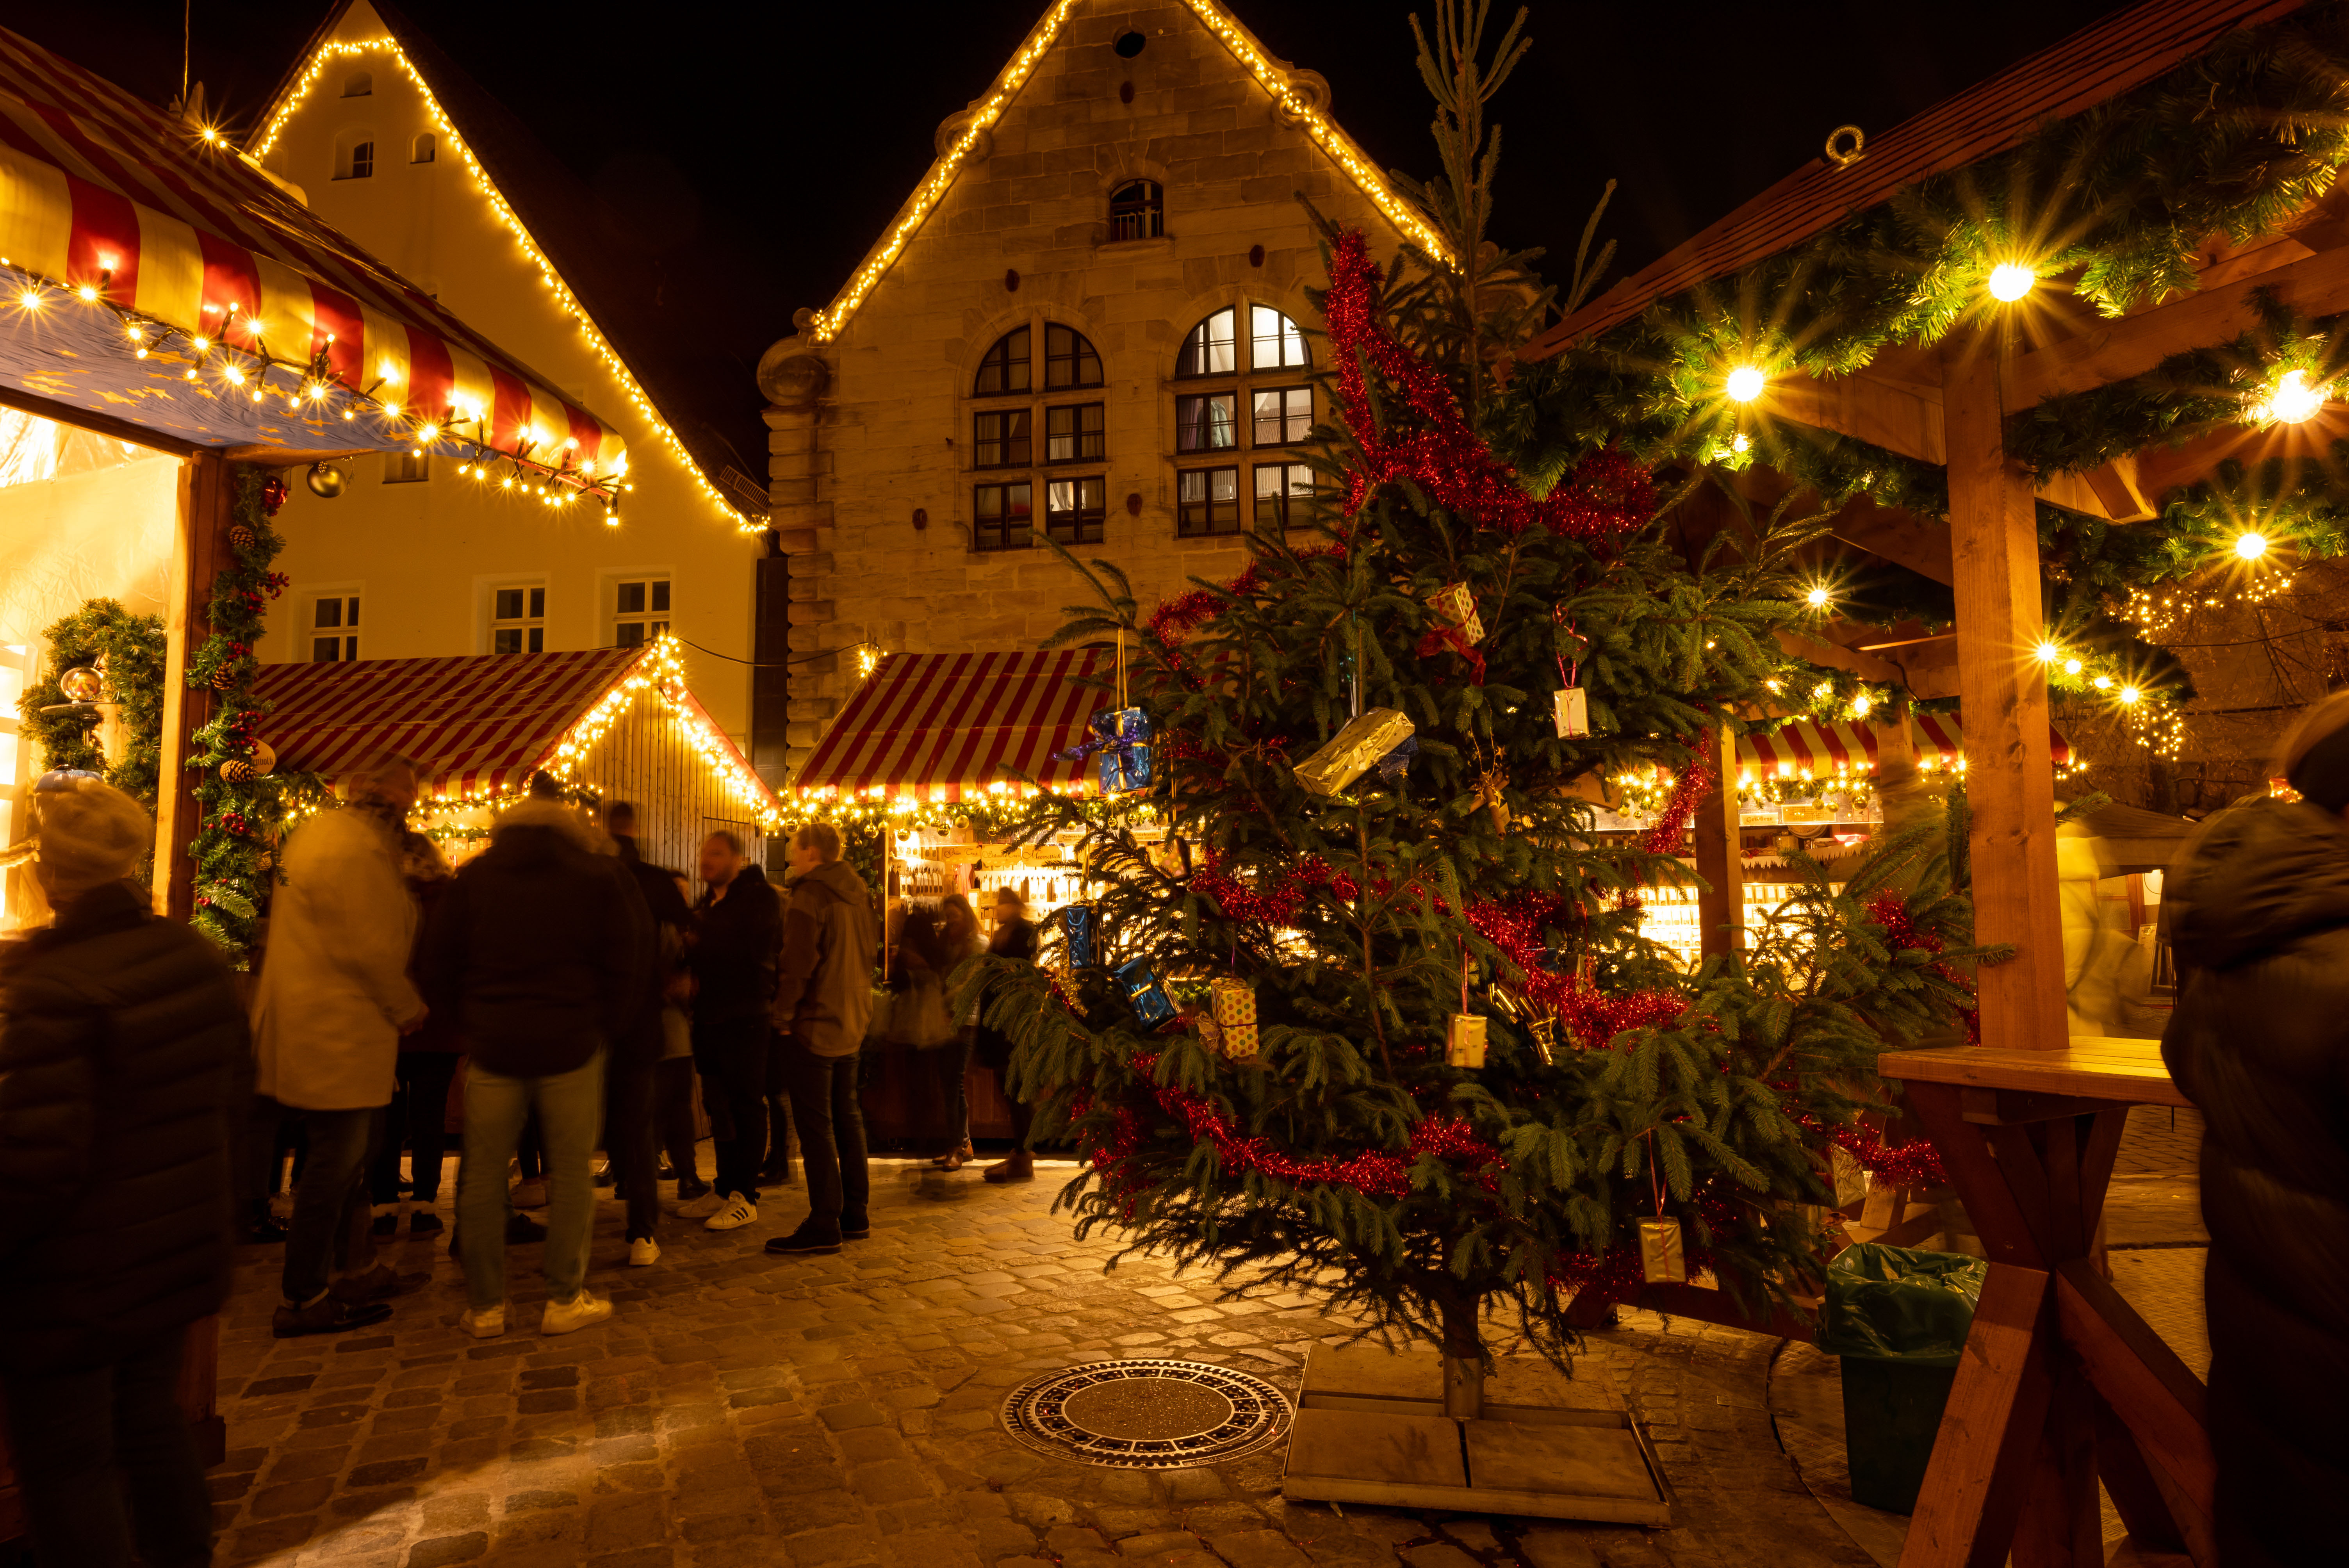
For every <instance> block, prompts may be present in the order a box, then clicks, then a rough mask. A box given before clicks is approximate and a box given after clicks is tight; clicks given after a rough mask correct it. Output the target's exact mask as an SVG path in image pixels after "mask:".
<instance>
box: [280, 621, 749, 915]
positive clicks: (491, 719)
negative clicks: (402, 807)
mask: <svg viewBox="0 0 2349 1568" xmlns="http://www.w3.org/2000/svg"><path fill="white" fill-rule="evenodd" d="M254 691H255V692H256V693H257V694H258V695H260V696H263V697H264V698H265V699H267V700H268V701H269V702H270V703H271V704H272V705H273V706H272V711H271V713H270V715H269V718H268V721H267V724H266V727H264V731H263V734H262V738H263V739H264V741H266V742H267V743H268V744H269V746H270V747H271V748H273V749H274V751H275V753H276V757H277V766H278V767H279V768H280V769H293V770H295V771H303V772H316V773H321V774H325V775H327V776H329V777H332V776H333V775H335V774H336V773H339V772H341V771H343V770H344V769H347V768H350V767H352V766H354V765H356V764H357V763H359V762H361V761H363V760H365V758H367V755H368V754H369V753H370V752H373V751H377V750H386V751H391V752H396V753H398V755H400V756H402V757H406V758H410V759H411V760H413V761H414V762H415V763H416V764H417V768H418V773H419V781H420V784H421V789H420V798H419V800H418V802H417V816H416V820H417V822H418V824H419V826H420V827H422V828H423V829H424V830H426V831H428V832H430V833H432V834H433V835H434V836H435V837H437V838H440V840H442V841H443V847H444V848H445V849H447V850H448V851H450V858H451V859H452V860H458V861H462V860H463V859H464V858H465V857H466V856H467V854H468V853H470V852H471V851H472V850H474V849H475V848H477V847H478V846H480V845H481V843H483V842H485V841H486V840H487V837H488V834H489V830H490V824H491V822H492V820H493V819H494V817H495V815H496V813H497V811H498V810H499V809H500V808H501V807H502V806H504V805H508V804H511V803H512V802H513V801H514V800H517V799H521V798H522V797H523V794H524V793H525V792H526V791H527V790H528V788H529V785H530V778H531V775H532V774H533V773H534V772H537V771H540V770H542V769H543V770H544V771H546V772H548V773H550V774H552V775H554V777H555V778H556V779H560V780H561V781H563V782H564V784H566V785H568V786H570V787H572V788H573V789H576V790H578V791H581V792H583V793H585V794H590V795H592V796H593V797H594V798H595V799H596V800H598V801H600V802H604V803H609V802H612V801H616V800H626V801H628V802H630V803H632V804H633V805H635V807H636V824H637V843H638V847H639V849H641V850H642V851H643V853H644V857H645V859H647V861H652V862H653V863H654V864H656V865H661V866H666V867H667V868H669V869H670V870H672V871H678V872H683V873H684V874H685V876H686V877H687V879H688V881H690V880H691V879H692V878H693V876H694V874H695V873H694V865H695V861H696V857H697V855H698V852H699V850H700V847H701V842H702V841H703V840H704V839H706V838H708V837H709V834H710V833H711V832H713V831H715V830H719V829H720V828H725V829H730V830H733V831H734V832H736V833H737V834H739V835H740V836H741V838H742V839H743V841H744V848H745V849H746V850H748V851H750V854H751V855H752V856H753V857H754V858H763V855H764V851H765V841H766V835H768V834H769V833H771V832H772V831H773V830H775V828H776V827H777V826H778V824H779V823H780V821H781V810H780V808H779V804H778V802H777V801H776V799H775V797H774V794H773V792H772V791H771V790H770V789H768V788H767V786H766V785H765V784H764V783H763V782H762V781H761V779H760V778H759V776H758V774H757V773H755V772H754V771H752V770H751V768H750V763H749V762H748V761H747V760H746V759H745V758H743V756H742V754H741V752H740V750H739V749H737V748H736V747H735V745H734V742H733V741H732V740H731V739H730V738H729V737H728V736H727V734H726V732H725V731H723V730H721V729H719V727H717V725H716V724H714V723H712V722H711V720H710V718H709V715H708V714H707V713H705V712H703V711H702V707H701V705H700V704H699V703H698V702H696V701H695V700H694V697H693V694H692V693H691V692H690V691H688V690H687V689H686V686H685V678H684V671H683V665H681V663H680V662H679V660H678V653H677V644H676V642H675V640H674V639H673V638H671V637H669V636H667V635H666V634H664V635H662V636H660V637H657V638H656V639H655V640H654V641H652V642H650V643H647V644H645V645H642V646H640V647H634V648H588V649H585V650H582V651H579V652H574V653H556V654H475V655H464V656H459V657H453V658H437V659H359V660H356V661H349V662H341V663H335V664H289V665H269V666H267V667H266V668H264V670H263V671H262V672H261V674H260V675H259V676H257V677H256V678H255V680H254Z"/></svg>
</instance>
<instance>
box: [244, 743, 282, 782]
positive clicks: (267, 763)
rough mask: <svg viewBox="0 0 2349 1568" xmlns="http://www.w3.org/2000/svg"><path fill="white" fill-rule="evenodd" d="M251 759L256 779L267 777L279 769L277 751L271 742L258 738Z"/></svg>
mask: <svg viewBox="0 0 2349 1568" xmlns="http://www.w3.org/2000/svg"><path fill="white" fill-rule="evenodd" d="M249 760H250V761H251V762H252V764H253V774H254V778H256V779H264V778H267V777H268V776H269V775H270V774H272V773H274V772H276V771H277V753H276V752H275V751H274V750H272V749H271V748H270V745H269V742H267V741H265V740H256V741H254V743H253V752H252V755H251V757H250V758H249Z"/></svg>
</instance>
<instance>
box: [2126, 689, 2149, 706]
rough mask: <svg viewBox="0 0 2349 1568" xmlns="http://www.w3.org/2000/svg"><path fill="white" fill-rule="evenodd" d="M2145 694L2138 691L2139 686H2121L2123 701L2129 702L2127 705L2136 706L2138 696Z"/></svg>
mask: <svg viewBox="0 0 2349 1568" xmlns="http://www.w3.org/2000/svg"><path fill="white" fill-rule="evenodd" d="M2144 695H2145V694H2144V693H2142V692H2140V691H2138V690H2137V687H2135V686H2123V687H2121V692H2120V696H2121V701H2122V702H2123V703H2125V704H2127V705H2129V706H2131V707H2134V706H2136V703H2137V698H2138V697H2140V696H2144Z"/></svg>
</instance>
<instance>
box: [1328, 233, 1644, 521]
mask: <svg viewBox="0 0 2349 1568" xmlns="http://www.w3.org/2000/svg"><path fill="white" fill-rule="evenodd" d="M1322 315H1323V317H1324V318H1325V320H1326V321H1327V323H1328V325H1329V329H1330V346H1331V347H1332V348H1333V349H1334V350H1335V353H1334V354H1333V355H1332V356H1331V358H1332V360H1333V361H1334V363H1335V365H1336V366H1337V371H1338V393H1339V398H1340V402H1341V403H1342V404H1343V406H1344V417H1345V420H1346V426H1347V428H1349V429H1350V430H1351V431H1352V432H1353V436H1354V442H1355V444H1356V446H1358V447H1359V448H1360V449H1361V457H1362V460H1361V466H1360V467H1358V468H1355V469H1351V470H1350V471H1349V472H1348V474H1347V475H1346V501H1345V511H1346V515H1347V516H1348V517H1351V516H1353V515H1354V514H1355V513H1356V512H1359V511H1361V509H1362V506H1363V504H1364V503H1365V502H1366V501H1368V500H1369V499H1370V496H1371V491H1372V490H1375V489H1376V488H1377V487H1379V486H1380V485H1382V484H1387V483H1391V482H1393V481H1397V480H1409V481H1411V482H1412V483H1413V484H1416V485H1417V486H1418V487H1419V489H1420V490H1421V491H1422V492H1423V494H1425V495H1426V497H1427V498H1428V500H1431V501H1433V502H1434V503H1435V504H1436V505H1437V506H1440V507H1442V508H1444V510H1445V511H1450V512H1452V513H1454V514H1455V515H1457V516H1461V517H1466V518H1471V519H1474V520H1475V523H1476V525H1477V526H1478V527H1480V528H1492V529H1497V530H1499V531H1501V532H1503V533H1506V534H1508V535H1511V536H1512V537H1514V536H1516V535H1517V534H1520V533H1523V532H1524V531H1526V529H1528V528H1546V529H1547V530H1548V531H1550V532H1552V533H1555V534H1557V535H1558V536H1560V537H1561V538H1567V539H1581V540H1601V539H1608V538H1611V537H1613V536H1615V535H1617V534H1619V533H1623V532H1625V531H1629V530H1630V529H1634V528H1637V527H1639V526H1640V524H1641V523H1643V522H1645V521H1647V520H1648V518H1649V516H1650V515H1651V513H1652V512H1654V511H1655V510H1656V492H1655V487H1654V485H1653V484H1652V483H1651V480H1650V478H1649V474H1648V470H1647V469H1646V468H1645V467H1644V466H1642V465H1640V464H1639V463H1637V462H1634V461H1633V460H1632V459H1630V458H1627V457H1625V456H1624V455H1623V454H1621V453H1620V452H1618V451H1616V450H1615V449H1612V448H1609V449H1607V450H1605V451H1601V452H1598V453H1594V454H1593V455H1592V456H1591V457H1589V458H1588V459H1584V461H1583V462H1582V463H1581V464H1580V465H1578V467H1577V468H1576V469H1575V471H1574V474H1573V477H1572V479H1571V480H1567V481H1562V482H1561V483H1559V484H1558V486H1557V488H1556V489H1554V490H1551V491H1550V493H1549V494H1548V495H1547V496H1546V497H1544V498H1543V499H1542V500H1535V499H1534V498H1533V497H1531V496H1529V495H1527V494H1526V492H1525V490H1524V488H1523V487H1522V486H1520V485H1519V484H1518V483H1517V476H1516V469H1512V468H1510V467H1509V466H1508V465H1506V464H1505V463H1502V462H1499V461H1497V460H1495V458H1494V457H1493V454H1492V450H1491V449H1490V448H1488V447H1487V446H1486V445H1485V442H1484V441H1483V440H1482V439H1480V438H1478V436H1477V434H1476V432H1475V429H1473V428H1471V427H1470V426H1469V424H1468V421H1467V420H1466V418H1464V417H1463V416H1462V414H1461V412H1460V405H1459V403H1458V402H1457V401H1456V400H1455V399H1454V397H1453V396H1452V389H1451V388H1450V387H1447V386H1446V385H1445V384H1444V377H1442V376H1441V375H1439V374H1438V373H1437V372H1436V370H1435V369H1434V367H1433V366H1430V365H1428V364H1427V363H1426V362H1425V361H1424V360H1422V359H1421V358H1419V357H1418V356H1416V355H1413V353H1412V352H1411V351H1410V350H1409V349H1407V348H1405V347H1403V346H1402V344H1400V343H1397V342H1396V341H1395V340H1394V338H1393V337H1392V335H1390V334H1389V333H1388V331H1387V329H1386V325H1385V324H1384V323H1383V322H1382V321H1381V318H1380V314H1379V268H1378V263H1375V262H1373V261H1372V260H1371V252H1370V245H1369V243H1368V242H1366V241H1365V240H1364V239H1363V237H1362V234H1361V231H1360V230H1352V229H1350V230H1348V231H1347V232H1345V233H1343V234H1341V235H1340V236H1339V238H1338V243H1337V245H1336V247H1335V248H1334V249H1333V250H1332V252H1331V253H1330V294H1329V297H1328V298H1327V299H1326V300H1325V301H1324V302H1323V304H1322ZM1366 361H1367V362H1368V365H1369V366H1370V367H1371V369H1373V370H1375V371H1376V372H1377V373H1378V375H1379V376H1380V377H1381V379H1383V380H1384V381H1386V382H1387V383H1388V384H1389V385H1390V386H1391V387H1392V388H1393V389H1394V390H1395V391H1396V392H1398V393H1400V394H1401V395H1402V402H1403V403H1404V404H1405V405H1407V406H1408V407H1410V409H1411V410H1412V412H1413V415H1415V416H1416V417H1417V418H1419V419H1421V420H1423V421H1424V422H1425V427H1426V428H1423V429H1418V430H1413V431H1409V432H1406V433H1402V434H1397V435H1390V434H1389V433H1387V432H1385V431H1383V430H1381V428H1379V423H1378V419H1377V417H1376V416H1375V414H1374V413H1373V412H1372V409H1371V396H1370V388H1369V385H1368V378H1367V377H1366V376H1365V375H1364V373H1363V366H1364V364H1365V362H1366Z"/></svg>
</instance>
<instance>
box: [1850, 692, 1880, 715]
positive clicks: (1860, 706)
mask: <svg viewBox="0 0 2349 1568" xmlns="http://www.w3.org/2000/svg"><path fill="white" fill-rule="evenodd" d="M1875 706H1876V705H1875V704H1874V703H1873V702H1872V701H1870V700H1869V698H1868V694H1867V693H1866V692H1862V693H1860V694H1859V695H1858V696H1856V697H1854V698H1852V699H1851V711H1852V712H1853V713H1854V714H1856V715H1857V716H1858V717H1861V718H1866V717H1868V709H1869V708H1871V707H1875Z"/></svg>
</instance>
